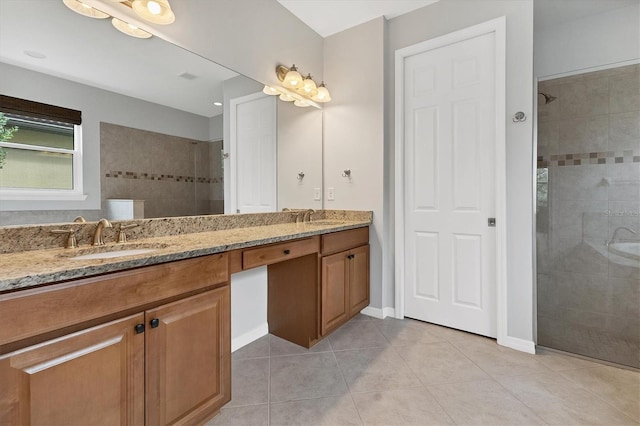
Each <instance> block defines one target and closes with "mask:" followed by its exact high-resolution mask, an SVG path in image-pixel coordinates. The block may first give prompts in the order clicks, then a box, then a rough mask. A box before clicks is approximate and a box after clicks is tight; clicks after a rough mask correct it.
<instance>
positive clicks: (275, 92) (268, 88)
mask: <svg viewBox="0 0 640 426" xmlns="http://www.w3.org/2000/svg"><path fill="white" fill-rule="evenodd" d="M262 93H264V94H265V95H279V94H280V92H278V90H277V89H276V88H274V87H271V86H264V89H262Z"/></svg>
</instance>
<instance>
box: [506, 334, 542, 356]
mask: <svg viewBox="0 0 640 426" xmlns="http://www.w3.org/2000/svg"><path fill="white" fill-rule="evenodd" d="M498 344H499V345H501V346H506V347H507V348H511V349H515V350H516V351H520V352H526V353H528V354H535V353H536V344H535V343H533V340H524V339H519V338H517V337H511V336H505V337H504V338H502V339H498Z"/></svg>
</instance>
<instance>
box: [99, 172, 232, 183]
mask: <svg viewBox="0 0 640 426" xmlns="http://www.w3.org/2000/svg"><path fill="white" fill-rule="evenodd" d="M104 177H107V178H121V179H140V180H157V181H173V182H197V183H223V181H224V178H223V177H214V178H206V177H194V176H181V175H169V174H166V175H165V174H158V173H138V172H124V171H110V172H107V173H105V175H104Z"/></svg>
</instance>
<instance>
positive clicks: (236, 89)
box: [0, 0, 322, 225]
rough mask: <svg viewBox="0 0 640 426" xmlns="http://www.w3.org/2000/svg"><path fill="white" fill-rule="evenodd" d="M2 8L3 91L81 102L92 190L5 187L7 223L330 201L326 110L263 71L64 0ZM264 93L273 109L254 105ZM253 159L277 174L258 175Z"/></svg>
mask: <svg viewBox="0 0 640 426" xmlns="http://www.w3.org/2000/svg"><path fill="white" fill-rule="evenodd" d="M0 12H1V13H0V75H2V78H0V94H2V95H6V96H11V97H15V98H21V99H27V100H32V101H36V102H42V103H46V104H52V105H57V106H61V107H65V108H71V109H77V110H80V111H82V143H83V152H82V155H83V165H84V170H83V178H84V179H83V181H84V182H83V185H84V188H83V192H84V193H85V194H86V195H87V198H86V200H83V201H75V202H62V201H57V200H52V201H50V202H47V203H45V204H43V203H42V202H41V201H37V200H31V201H24V200H12V199H7V198H5V199H4V200H3V199H2V198H0V225H16V224H27V223H30V224H33V223H52V222H64V221H71V220H73V218H74V217H75V216H77V215H79V214H83V215H85V216H86V217H87V219H88V220H97V219H98V218H99V217H102V216H106V217H109V216H110V215H121V214H125V215H127V214H132V215H133V214H135V215H137V216H140V211H139V205H140V201H143V203H142V206H143V207H142V211H143V212H144V213H142V214H143V215H144V217H166V216H186V215H200V214H221V213H224V212H226V213H235V212H251V211H274V210H281V209H282V208H284V207H290V208H322V200H321V198H322V197H321V194H322V111H321V110H318V109H314V108H297V107H295V106H293V104H291V103H285V102H281V101H278V100H277V99H276V98H275V97H267V96H266V95H263V94H262V93H261V91H262V88H263V85H262V84H260V83H259V82H256V81H254V80H252V79H249V78H248V77H245V76H242V75H239V74H238V73H236V72H234V71H232V70H229V69H227V68H225V67H223V66H220V65H219V64H217V63H215V62H212V61H211V60H209V59H206V58H202V57H200V56H198V55H196V54H193V53H191V52H189V51H186V50H184V49H182V48H180V47H178V46H175V45H173V44H171V43H169V42H167V41H165V40H162V39H161V38H159V37H156V36H154V37H152V38H149V39H135V38H132V37H129V36H126V35H124V34H122V33H120V32H118V31H116V30H115V28H114V27H113V26H112V25H111V22H110V20H109V19H104V20H99V19H90V18H86V17H83V16H80V15H78V14H76V13H74V12H72V11H71V10H69V9H68V8H67V7H65V5H64V4H63V3H62V1H55V0H30V1H23V0H2V2H1V3H0ZM177 19H179V17H177ZM217 42H226V43H232V42H233V37H229V40H226V41H220V40H219V41H217ZM239 54H241V52H239ZM210 59H213V60H215V58H210ZM254 101H255V102H254ZM216 103H220V104H219V105H217V104H216ZM260 103H262V104H263V106H264V105H266V104H269V106H268V108H270V111H271V112H270V113H269V114H264V113H257V114H256V112H255V107H254V106H253V105H254V104H260ZM252 108H253V110H252ZM251 111H253V112H251ZM252 114H253V117H254V118H255V122H252V121H251V119H252ZM265 120H271V121H270V122H268V123H265ZM256 126H257V127H261V128H267V127H269V126H271V128H272V130H273V133H272V134H271V135H270V136H269V135H266V136H265V135H264V134H262V133H259V132H258V133H255V132H254V130H255V127H256ZM18 132H19V130H18ZM252 132H253V133H252ZM269 137H271V138H274V139H273V140H272V143H271V145H270V148H268V149H266V148H262V147H260V149H254V148H246V147H245V148H244V149H243V148H242V147H237V149H236V150H235V151H234V152H233V153H231V152H230V145H231V139H233V140H234V141H236V142H237V143H240V144H242V143H244V142H243V140H247V139H248V140H252V138H257V139H258V140H257V142H256V141H255V140H254V143H257V145H255V146H260V143H261V141H263V140H264V139H268V138H269ZM242 146H244V145H242ZM11 161H12V156H11V153H9V154H8V155H7V158H6V162H7V164H9V162H11ZM42 161H46V160H44V159H43V160H42ZM231 162H233V164H232V163H231ZM20 167H21V170H22V172H23V173H30V170H29V169H28V167H29V166H28V165H27V166H22V165H21V166H20ZM31 167H37V166H36V165H32V166H31ZM7 169H9V167H5V169H3V170H7ZM3 170H0V184H2V176H1V174H2V173H3ZM256 170H261V172H262V173H270V174H271V175H272V176H273V179H272V180H271V181H270V182H269V181H267V180H265V179H264V178H261V177H256V176H249V174H248V171H254V172H255V171H256ZM248 176H249V177H248ZM252 179H253V181H254V182H259V183H260V185H262V187H261V186H260V185H255V184H251V182H252ZM256 179H257V180H256ZM239 183H242V185H239ZM268 185H271V186H270V187H268V188H267V186H268ZM247 191H249V192H250V193H249V194H248V193H247ZM265 193H269V196H268V197H267V196H265V195H264V194H265ZM269 197H270V199H273V200H275V201H273V202H264V199H266V198H269ZM231 198H233V199H234V200H236V201H235V202H234V204H233V206H232V207H231V204H230V201H231V200H230V199H231ZM246 199H251V200H253V201H251V202H250V203H249V204H247V203H244V201H242V200H246ZM113 200H126V201H124V202H123V201H113ZM129 200H136V201H129ZM240 201H242V202H240ZM123 203H124V204H123ZM129 203H132V204H131V205H132V206H136V208H138V210H135V211H134V209H131V210H130V209H129V207H126V206H128V205H129ZM243 203H244V204H243ZM251 203H254V204H251ZM123 205H125V207H124V210H123V207H122V206H123ZM225 205H226V207H225ZM16 206H17V207H16ZM25 206H27V207H25ZM28 206H33V208H29V207H28ZM123 211H125V212H130V213H122V212H123ZM112 218H113V217H112ZM116 218H121V217H116Z"/></svg>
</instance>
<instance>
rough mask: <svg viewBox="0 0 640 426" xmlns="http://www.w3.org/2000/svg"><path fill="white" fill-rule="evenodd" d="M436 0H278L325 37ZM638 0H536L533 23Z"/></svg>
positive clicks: (544, 24)
mask: <svg viewBox="0 0 640 426" xmlns="http://www.w3.org/2000/svg"><path fill="white" fill-rule="evenodd" d="M437 1H439V0H278V2H279V3H280V4H282V5H283V6H284V7H286V8H287V9H289V11H290V12H291V13H293V14H294V15H295V16H296V17H298V19H300V20H301V21H303V22H304V23H305V24H307V25H308V26H309V27H311V29H313V30H314V31H315V32H317V33H318V34H320V35H321V36H322V37H327V36H330V35H332V34H335V33H338V32H340V31H343V30H346V29H347V28H351V27H354V26H356V25H359V24H362V23H364V22H367V21H370V20H371V19H374V18H377V17H379V16H384V17H386V18H387V19H391V18H395V17H396V16H399V15H402V14H405V13H408V12H411V11H412V10H415V9H419V8H421V7H424V6H428V5H430V4H432V3H435V2H437ZM443 1H456V0H443ZM474 1H481V0H474ZM511 1H516V0H511ZM638 1H640V0H534V2H533V4H534V26H535V29H539V28H544V27H548V26H553V25H559V24H562V23H564V22H569V21H572V20H575V19H580V18H584V17H586V16H590V15H596V14H600V13H604V12H607V11H609V10H613V9H617V8H621V7H625V6H630V5H632V4H637V3H638Z"/></svg>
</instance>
